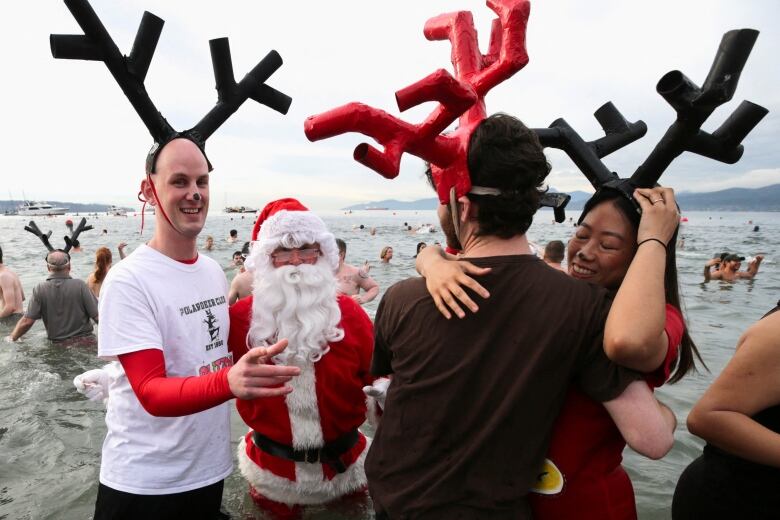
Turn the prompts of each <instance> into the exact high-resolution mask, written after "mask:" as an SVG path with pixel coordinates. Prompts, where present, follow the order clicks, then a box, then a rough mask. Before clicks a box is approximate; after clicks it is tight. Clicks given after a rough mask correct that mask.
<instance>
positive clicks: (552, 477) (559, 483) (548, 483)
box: [531, 459, 563, 495]
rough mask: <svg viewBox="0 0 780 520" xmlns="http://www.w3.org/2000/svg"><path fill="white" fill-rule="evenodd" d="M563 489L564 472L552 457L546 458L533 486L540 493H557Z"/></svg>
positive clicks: (532, 489) (533, 489)
mask: <svg viewBox="0 0 780 520" xmlns="http://www.w3.org/2000/svg"><path fill="white" fill-rule="evenodd" d="M562 489H563V474H562V473H561V471H560V470H559V469H558V466H556V465H555V463H553V461H551V460H550V459H544V463H543V464H542V468H541V470H540V471H539V473H538V474H537V475H536V484H534V486H533V487H532V488H531V491H532V492H534V493H539V494H540V495H555V494H558V493H560V492H561V490H562Z"/></svg>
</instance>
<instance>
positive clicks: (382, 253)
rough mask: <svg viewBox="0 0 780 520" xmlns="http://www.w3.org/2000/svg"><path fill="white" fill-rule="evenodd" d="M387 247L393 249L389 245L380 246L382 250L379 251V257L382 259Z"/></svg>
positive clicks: (385, 254)
mask: <svg viewBox="0 0 780 520" xmlns="http://www.w3.org/2000/svg"><path fill="white" fill-rule="evenodd" d="M388 249H393V248H392V247H391V246H385V247H383V248H382V250H381V251H380V252H379V259H380V260H384V259H385V256H387V251H388Z"/></svg>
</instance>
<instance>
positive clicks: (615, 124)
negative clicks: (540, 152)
mask: <svg viewBox="0 0 780 520" xmlns="http://www.w3.org/2000/svg"><path fill="white" fill-rule="evenodd" d="M593 115H594V116H595V117H596V120H597V121H598V122H599V124H600V125H601V127H602V128H603V129H604V133H605V136H604V137H602V138H600V139H597V140H595V141H591V142H585V140H584V139H583V138H582V137H580V135H579V134H578V133H577V132H576V131H575V130H574V129H573V128H572V127H571V126H570V125H569V124H568V123H567V122H566V120H564V119H556V120H555V121H553V123H552V124H551V125H550V127H549V128H535V129H534V132H536V135H537V136H538V137H539V141H540V142H541V143H542V146H545V147H549V148H558V149H560V150H563V151H564V152H566V155H568V156H569V157H570V158H571V160H572V161H573V162H574V164H576V165H577V168H579V169H580V171H581V172H582V173H584V174H585V177H587V178H588V181H590V183H591V184H592V185H593V186H594V187H595V188H598V187H599V186H601V185H602V184H604V183H607V182H609V181H612V180H615V179H617V178H618V177H617V175H616V174H615V173H613V172H612V171H610V169H609V168H607V166H606V165H605V164H604V163H603V162H602V161H601V158H603V157H606V156H607V155H609V154H610V153H612V152H614V151H616V150H619V149H620V148H623V147H624V146H626V145H628V144H630V143H633V142H634V141H636V140H637V139H640V138H641V137H642V136H644V135H645V133H646V132H647V125H645V123H644V122H643V121H637V122H635V123H630V122H628V121H626V119H625V118H624V117H623V115H622V114H621V113H620V111H619V110H618V109H617V108H616V107H615V105H613V104H612V103H611V102H607V103H605V104H604V105H602V106H601V107H599V109H598V110H596V112H595V113H594V114H593Z"/></svg>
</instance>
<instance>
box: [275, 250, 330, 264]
mask: <svg viewBox="0 0 780 520" xmlns="http://www.w3.org/2000/svg"><path fill="white" fill-rule="evenodd" d="M296 256H297V257H298V259H299V260H300V261H301V262H306V263H314V261H316V260H317V257H319V256H320V250H319V249H317V248H310V249H290V250H288V251H279V252H277V253H273V254H271V258H273V260H274V262H276V263H277V264H289V263H290V262H291V261H292V259H293V257H296Z"/></svg>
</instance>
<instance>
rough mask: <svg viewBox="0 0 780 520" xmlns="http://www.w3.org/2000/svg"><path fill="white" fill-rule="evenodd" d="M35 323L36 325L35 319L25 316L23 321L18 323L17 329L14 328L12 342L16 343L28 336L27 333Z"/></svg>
mask: <svg viewBox="0 0 780 520" xmlns="http://www.w3.org/2000/svg"><path fill="white" fill-rule="evenodd" d="M33 323H35V320H34V319H32V318H28V317H27V316H23V317H22V319H21V320H19V321H18V322H16V327H14V330H13V332H11V335H10V338H11V341H16V340H18V339H19V338H21V337H22V336H24V335H25V334H27V331H28V330H30V327H32V326H33Z"/></svg>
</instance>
